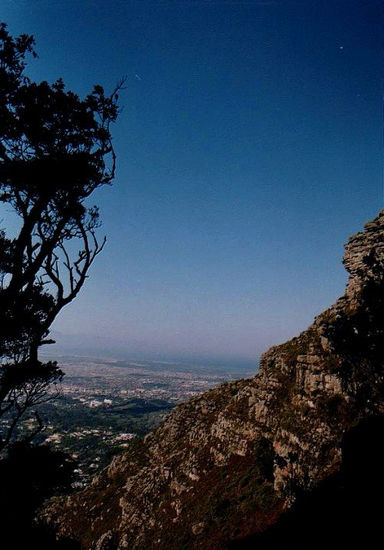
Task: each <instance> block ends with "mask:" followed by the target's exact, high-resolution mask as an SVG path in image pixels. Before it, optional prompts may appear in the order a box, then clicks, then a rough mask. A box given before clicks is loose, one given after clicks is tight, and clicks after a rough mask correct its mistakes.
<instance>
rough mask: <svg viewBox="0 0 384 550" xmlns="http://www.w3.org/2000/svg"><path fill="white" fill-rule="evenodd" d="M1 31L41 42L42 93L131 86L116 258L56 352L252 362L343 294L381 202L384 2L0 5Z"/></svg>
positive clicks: (118, 191)
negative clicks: (351, 243) (348, 261)
mask: <svg viewBox="0 0 384 550" xmlns="http://www.w3.org/2000/svg"><path fill="white" fill-rule="evenodd" d="M0 19H2V20H4V21H6V22H7V23H8V26H9V30H10V31H11V33H12V34H14V35H16V34H19V33H21V32H26V33H30V34H34V36H35V38H36V42H37V51H38V54H39V58H38V59H37V60H31V62H30V65H29V69H28V72H29V74H30V75H31V77H32V78H34V79H36V80H42V79H46V80H49V81H53V80H55V79H56V78H57V77H63V79H64V81H65V83H66V84H67V86H68V87H69V88H71V89H73V90H74V91H76V92H78V93H80V94H85V93H87V92H88V91H89V90H90V88H91V86H92V84H94V83H101V84H103V85H104V87H105V88H106V89H107V90H111V89H112V88H113V87H114V85H115V84H116V83H117V81H118V80H119V79H120V78H121V77H122V76H126V78H127V80H126V89H125V90H124V92H123V93H122V94H121V105H122V107H123V111H122V113H121V115H120V118H119V120H118V122H117V124H116V125H115V127H114V129H113V134H114V137H115V148H116V152H117V155H118V172H117V178H116V182H115V185H114V186H113V187H108V188H105V189H103V190H101V191H99V192H98V194H97V197H95V201H96V202H98V204H99V205H100V207H101V213H102V218H103V228H102V231H103V232H104V233H106V235H107V237H108V243H107V247H106V249H105V251H104V252H103V254H102V255H101V256H99V257H98V259H97V261H96V263H95V265H94V266H93V268H92V270H91V273H90V278H89V280H88V281H87V283H86V286H85V287H84V289H83V292H82V294H81V296H80V297H79V298H78V299H77V300H76V301H75V302H73V304H71V305H70V306H68V307H67V309H66V310H65V311H63V312H62V314H61V316H60V318H59V319H58V320H57V322H56V324H55V330H56V332H57V337H58V344H57V346H56V349H57V350H58V351H60V352H62V351H65V352H68V353H71V352H73V351H82V350H83V351H86V352H89V351H93V352H94V353H95V354H98V353H102V354H104V355H111V356H113V355H125V356H126V357H142V358H147V359H156V358H162V359H172V358H177V359H184V360H188V361H190V360H191V359H193V360H199V361H200V360H208V359H210V360H213V361H215V360H217V361H224V360H227V361H233V362H234V363H235V362H236V361H237V362H239V363H240V362H245V361H256V358H257V356H258V355H259V354H260V352H261V351H263V350H265V349H266V348H267V347H268V346H269V345H271V344H272V343H279V342H281V341H283V340H285V339H288V338H289V337H291V336H293V335H294V334H296V333H297V332H298V331H300V330H302V329H304V328H306V326H307V325H308V324H309V323H310V322H311V321H312V320H313V317H314V315H316V314H318V313H320V311H321V310H323V309H324V308H325V307H326V306H327V305H330V303H332V302H333V301H334V300H335V299H336V298H337V297H338V295H340V294H341V293H342V292H343V290H344V286H345V282H346V273H345V271H344V269H343V267H342V265H341V257H342V254H343V244H344V243H345V241H346V240H347V238H348V236H349V235H351V234H352V233H354V232H356V231H357V230H359V229H360V228H361V227H362V225H363V223H364V222H365V221H367V220H369V219H370V218H372V217H373V216H375V215H376V213H377V212H378V210H379V209H380V208H382V207H383V162H382V160H383V137H382V136H383V100H382V98H383V89H384V87H383V81H384V48H383V42H384V2H383V1H378V0H377V1H376V0H297V1H296V0H271V1H268V0H265V1H264V0H263V1H258V0H239V1H236V0H189V1H188V0H153V1H147V0H137V1H136V0H25V1H23V0H14V1H11V0H1V3H0ZM3 224H5V225H6V224H7V219H6V214H5V219H4V216H3ZM49 351H51V352H53V346H52V347H51V349H50V350H49Z"/></svg>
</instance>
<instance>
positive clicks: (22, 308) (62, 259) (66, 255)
mask: <svg viewBox="0 0 384 550" xmlns="http://www.w3.org/2000/svg"><path fill="white" fill-rule="evenodd" d="M27 54H31V55H32V56H36V54H35V51H34V39H33V37H32V36H27V35H21V36H19V37H18V38H13V37H12V36H11V35H10V34H9V32H8V30H7V27H6V25H5V24H1V26H0V120H1V125H0V201H1V202H2V203H4V204H5V205H6V211H7V212H9V211H10V210H11V211H12V212H13V214H15V220H16V222H15V226H16V227H17V229H16V230H15V231H12V232H9V231H8V232H7V230H6V228H4V227H1V226H2V225H3V223H4V222H2V221H1V218H0V227H1V231H0V327H1V333H0V361H1V363H0V420H1V419H2V418H3V419H4V418H7V419H8V422H7V424H6V425H5V423H2V425H1V430H2V431H0V453H1V452H2V451H3V450H4V449H6V448H7V447H8V446H9V444H10V442H11V441H12V439H13V438H14V435H15V430H16V428H17V426H18V423H19V421H20V419H21V417H22V416H23V415H24V413H25V412H26V411H32V410H33V408H34V407H35V406H36V405H38V404H39V403H41V402H43V401H45V400H46V399H48V398H49V396H50V394H49V391H48V390H49V388H50V387H51V385H52V384H55V383H56V382H58V381H59V380H60V379H61V377H62V376H63V373H62V371H61V370H60V369H59V367H58V365H57V364H56V362H51V361H50V362H46V363H43V362H41V361H39V358H38V350H39V348H40V347H41V346H43V345H44V344H49V343H51V342H52V340H50V339H49V330H50V327H51V325H52V322H53V321H54V319H55V318H56V316H57V315H58V313H59V312H60V311H61V310H62V308H63V307H64V306H66V305H67V304H69V303H70V302H71V301H72V300H73V299H74V298H75V297H76V296H77V295H78V293H79V291H80V289H81V287H82V286H83V284H84V282H85V279H86V277H87V274H88V271H89V268H90V266H91V265H92V263H93V261H94V259H95V258H96V256H97V255H98V254H99V253H100V252H101V250H102V249H103V247H104V244H105V238H104V239H103V240H102V241H100V240H99V239H98V238H97V235H96V230H97V228H98V227H99V212H98V209H97V207H94V206H93V207H89V206H88V198H89V197H90V195H91V194H92V193H93V192H94V191H95V189H97V188H98V187H100V186H102V185H106V184H109V183H110V182H111V181H112V179H113V177H114V173H115V154H114V151H113V147H112V142H111V134H110V125H111V123H112V122H114V121H115V120H116V117H117V114H118V107H117V100H118V90H119V88H120V87H121V84H120V85H118V86H117V87H116V89H115V90H114V91H113V93H112V94H111V95H109V96H108V95H105V93H104V90H103V88H102V87H101V86H95V87H94V88H93V91H92V92H91V93H90V94H89V95H88V96H86V97H85V99H81V98H79V96H77V95H76V94H75V93H73V92H71V91H69V90H67V89H66V88H65V85H64V83H63V81H62V80H57V81H56V82H55V83H54V84H48V83H47V82H40V83H36V82H32V81H31V80H30V79H29V78H28V77H27V76H26V75H25V58H26V56H27ZM36 419H37V421H38V422H37V428H36V429H37V430H40V429H41V422H40V419H39V417H38V414H37V413H36ZM3 424H4V425H3ZM34 435H35V432H32V433H31V435H30V437H31V438H32V437H33V436H34Z"/></svg>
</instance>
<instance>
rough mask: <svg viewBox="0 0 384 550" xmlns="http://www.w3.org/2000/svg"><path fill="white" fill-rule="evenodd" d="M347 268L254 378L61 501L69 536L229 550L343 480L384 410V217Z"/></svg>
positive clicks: (132, 545) (229, 388) (58, 513)
mask: <svg viewBox="0 0 384 550" xmlns="http://www.w3.org/2000/svg"><path fill="white" fill-rule="evenodd" d="M344 265H345V267H346V269H347V270H348V271H349V274H350V277H349V282H348V286H347V289H346V292H345V294H344V295H343V296H342V297H341V298H340V299H339V300H338V301H337V302H336V303H335V304H334V305H333V306H332V307H330V308H329V309H328V310H326V311H325V312H324V313H322V314H321V315H319V316H318V317H317V318H316V319H315V321H314V323H313V324H312V325H311V326H310V327H309V328H308V329H307V330H306V331H304V332H303V333H301V334H300V335H299V336H298V337H297V338H293V339H292V340H290V341H289V342H286V343H285V344H282V345H280V346H276V347H273V348H271V349H270V350H269V351H268V352H267V353H266V354H264V356H263V357H262V359H261V362H260V371H259V373H258V374H257V375H256V376H255V377H254V378H252V379H249V380H240V381H236V382H231V383H228V384H224V385H221V386H219V387H217V388H215V389H212V390H210V391H208V392H206V393H205V394H203V395H201V396H199V397H196V398H194V399H192V400H191V401H189V402H188V403H185V404H182V405H180V406H179V407H177V408H176V409H174V410H173V411H172V412H171V413H170V415H169V416H168V418H167V419H166V421H165V422H164V423H163V424H162V425H161V426H159V427H158V428H157V429H155V430H154V431H153V432H151V433H150V434H148V435H147V436H146V437H145V438H144V440H142V441H139V442H137V443H136V444H135V445H133V446H132V447H131V448H130V449H129V451H128V452H127V453H126V454H124V455H122V456H119V457H117V458H115V459H114V460H113V462H112V463H111V465H110V466H109V467H108V468H107V469H106V470H105V471H104V472H103V473H102V474H101V475H100V476H99V477H97V478H96V479H95V480H94V482H93V483H92V485H91V486H90V487H89V488H87V489H86V490H84V491H82V492H80V493H78V494H76V495H72V496H70V497H68V498H67V499H66V500H65V501H63V500H58V501H56V502H54V503H52V504H51V506H50V508H49V509H48V510H46V512H45V517H46V519H47V521H48V522H49V523H51V524H53V525H55V527H56V529H57V530H58V533H59V535H60V536H69V537H72V538H73V539H75V540H79V541H81V543H82V546H83V548H84V549H87V550H88V549H94V550H113V549H117V548H118V549H130V550H131V549H144V548H145V549H155V548H156V549H159V550H161V549H164V550H165V549H167V550H168V549H179V548H180V549H181V548H185V549H189V548H191V549H192V548H199V549H203V550H204V549H206V550H208V549H210V550H212V549H220V548H226V547H227V545H228V544H229V543H230V541H236V540H241V539H243V538H244V537H246V536H248V535H251V534H253V535H254V534H255V533H257V532H262V531H265V530H266V529H267V528H268V527H269V526H270V525H272V524H274V523H276V522H277V520H278V518H279V517H280V516H281V515H282V514H283V512H284V511H286V510H287V509H289V508H290V507H291V506H292V504H293V503H294V502H295V499H296V497H297V495H298V494H299V493H301V492H302V491H303V490H304V491H306V490H309V489H311V488H313V487H316V486H318V485H319V483H321V482H323V481H324V480H325V479H326V478H327V477H329V476H331V475H335V473H336V472H337V471H338V470H339V468H340V464H341V446H342V441H343V436H344V434H345V433H346V432H347V431H348V430H350V429H351V428H352V427H353V426H355V425H356V424H358V423H359V422H360V421H361V420H363V419H365V418H369V417H371V416H373V415H380V414H382V412H383V410H384V377H383V357H384V315H383V314H384V293H383V290H384V211H383V212H381V213H380V214H379V216H378V217H377V218H376V219H375V220H373V221H372V222H370V223H368V224H366V226H365V231H363V232H361V233H358V234H357V235H355V236H354V237H351V239H350V240H349V242H348V244H347V245H346V252H345V256H344ZM232 544H233V543H232Z"/></svg>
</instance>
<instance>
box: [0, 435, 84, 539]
mask: <svg viewBox="0 0 384 550" xmlns="http://www.w3.org/2000/svg"><path fill="white" fill-rule="evenodd" d="M73 468H74V463H73V461H72V460H71V459H70V458H69V457H68V455H66V454H65V453H62V452H58V451H51V450H50V448H49V447H47V446H38V447H35V446H32V445H30V444H27V443H16V444H14V445H12V446H10V447H9V450H8V456H7V458H4V459H3V460H1V461H0V485H1V499H0V518H1V520H0V525H1V528H0V537H1V547H2V548H12V549H15V550H17V549H20V550H21V549H24V548H39V549H45V548H46V549H47V550H48V549H49V548H52V549H55V548H57V549H58V550H59V549H63V550H64V549H65V548H68V550H70V549H73V550H75V549H76V548H77V546H76V545H75V544H74V543H70V542H69V541H62V542H61V543H60V544H58V543H56V540H55V537H54V534H53V533H51V532H49V531H47V530H46V529H45V528H44V527H43V526H41V525H39V524H38V523H36V522H35V521H34V516H35V514H36V510H37V509H38V508H39V507H40V506H41V505H42V504H43V501H44V500H45V499H46V498H49V497H51V496H52V495H53V494H60V493H63V492H68V491H69V490H70V484H71V481H72V474H73ZM7 545H8V546H7Z"/></svg>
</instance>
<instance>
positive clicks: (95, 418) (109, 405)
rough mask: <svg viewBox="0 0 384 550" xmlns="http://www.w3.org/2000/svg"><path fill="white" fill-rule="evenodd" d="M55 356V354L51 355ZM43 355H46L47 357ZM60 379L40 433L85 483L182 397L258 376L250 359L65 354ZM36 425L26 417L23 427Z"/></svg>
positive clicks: (43, 412)
mask: <svg viewBox="0 0 384 550" xmlns="http://www.w3.org/2000/svg"><path fill="white" fill-rule="evenodd" d="M50 358H51V357H50ZM44 359H45V358H44ZM52 359H55V360H57V361H58V363H59V365H60V367H61V369H62V370H63V371H64V372H65V376H64V378H63V381H62V383H61V384H60V385H59V387H58V388H56V389H55V390H54V391H55V395H53V398H52V400H51V401H49V402H48V403H45V404H43V405H41V406H40V409H39V413H40V416H41V417H42V419H43V422H44V421H45V422H44V423H45V425H46V428H45V430H44V431H43V432H42V433H41V434H40V435H39V436H38V439H39V441H40V442H45V443H47V444H49V445H51V446H53V447H54V448H56V449H58V450H62V451H65V452H67V453H69V454H70V455H71V456H72V458H73V460H75V461H76V470H75V472H76V479H75V481H74V486H82V485H83V484H85V483H87V481H89V478H90V477H91V476H92V475H94V474H95V473H96V472H98V471H100V470H101V469H102V468H103V467H105V466H106V465H107V464H108V463H109V462H110V460H111V459H112V457H113V456H114V455H116V454H119V453H120V452H122V451H124V450H125V449H126V448H127V447H128V446H129V445H130V443H131V441H132V440H133V439H135V438H137V437H141V436H143V435H145V434H146V433H147V432H148V431H149V430H150V429H152V428H153V427H154V426H156V425H157V424H158V423H159V422H161V421H162V419H164V417H165V416H166V415H167V414H168V413H169V411H170V410H171V409H172V408H173V407H174V406H176V405H177V404H178V403H182V402H183V401H187V400H188V399H190V398H191V397H193V396H194V395H197V394H199V393H202V392H204V391H206V390H208V389H209V388H212V387H213V386H216V385H218V384H221V383H222V382H225V381H227V380H233V379H235V378H247V377H251V376H254V375H255V374H256V371H257V363H256V361H255V368H254V369H250V368H249V365H247V366H244V367H241V366H238V365H236V366H235V367H233V368H230V367H228V366H219V365H209V366H206V365H200V364H199V365H193V364H185V363H178V362H153V361H136V360H115V359H103V358H101V359H99V358H95V357H86V356H62V357H55V358H52ZM33 429H34V420H33V419H32V418H31V419H28V418H27V419H26V420H25V421H24V423H23V425H22V430H24V431H26V432H28V431H30V430H33Z"/></svg>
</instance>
